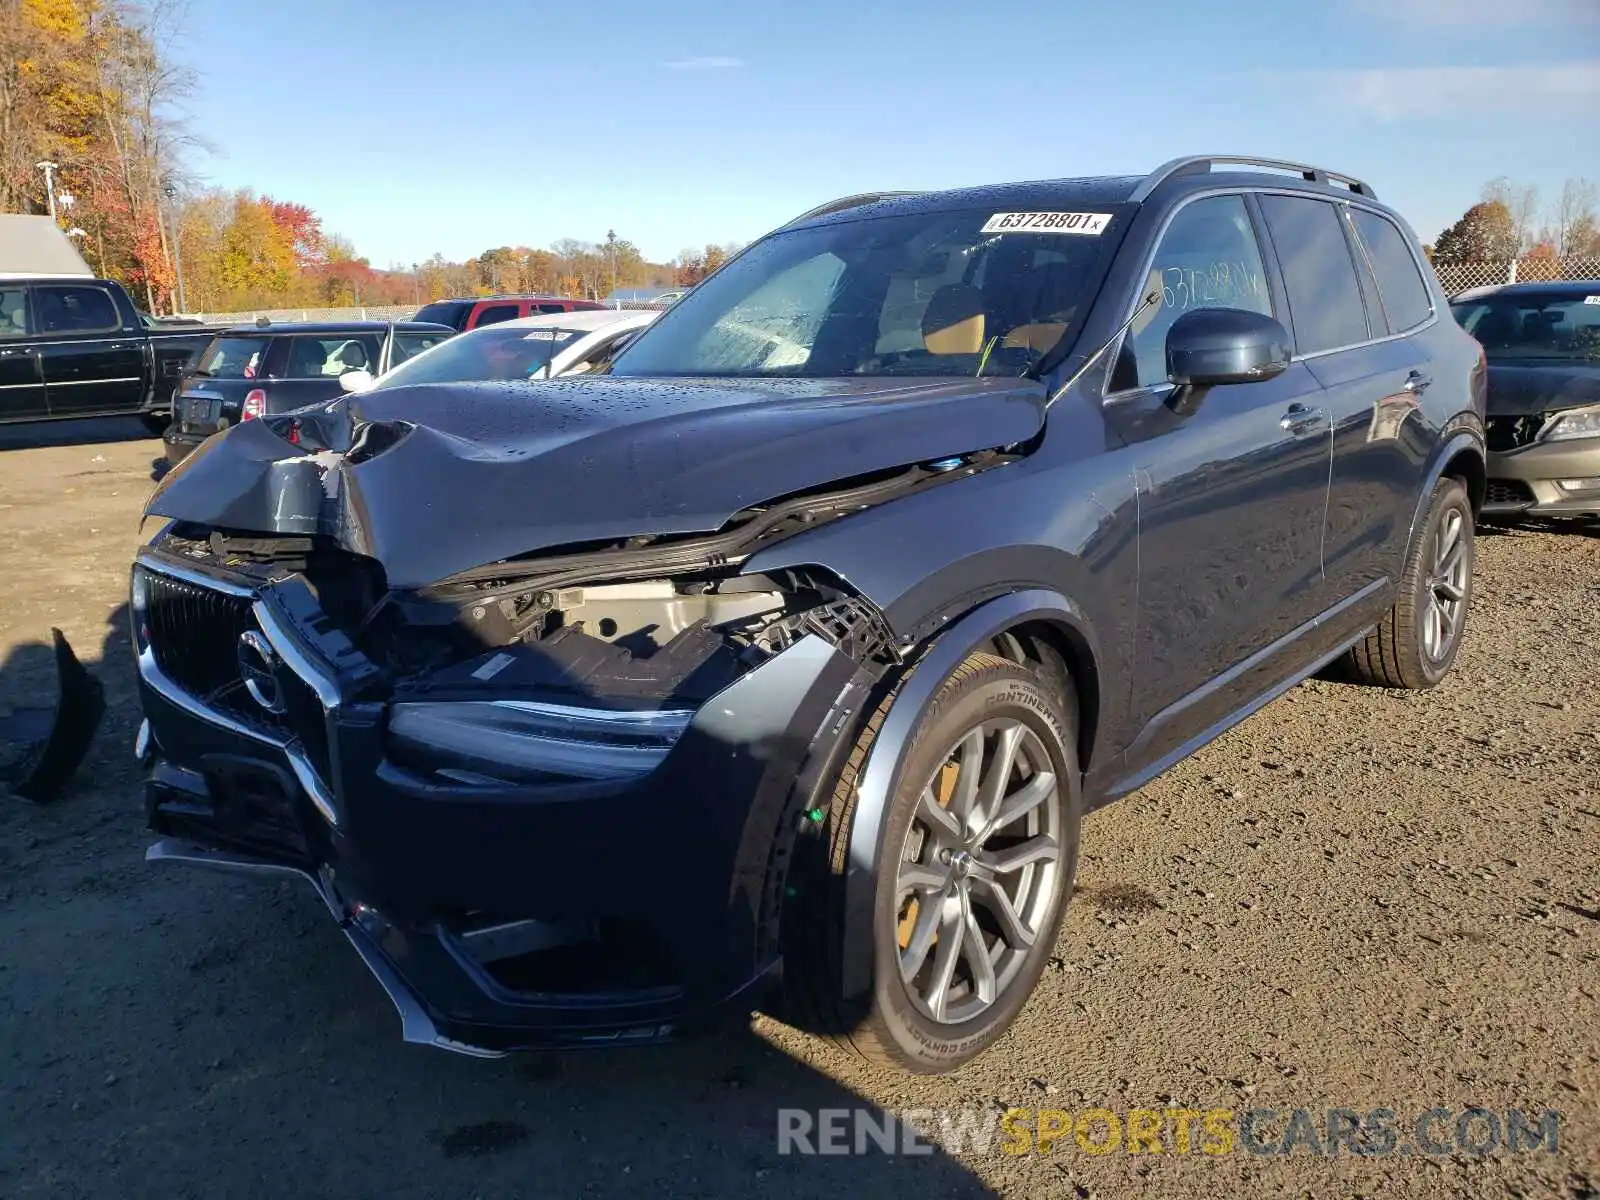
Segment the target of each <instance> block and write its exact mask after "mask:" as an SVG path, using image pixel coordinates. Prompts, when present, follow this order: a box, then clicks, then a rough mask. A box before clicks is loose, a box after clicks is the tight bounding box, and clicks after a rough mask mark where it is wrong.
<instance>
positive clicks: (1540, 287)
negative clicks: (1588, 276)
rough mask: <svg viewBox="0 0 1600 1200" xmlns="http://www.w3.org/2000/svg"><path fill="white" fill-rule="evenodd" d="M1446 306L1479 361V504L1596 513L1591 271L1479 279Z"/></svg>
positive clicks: (1599, 325) (1596, 339) (1599, 399)
mask: <svg viewBox="0 0 1600 1200" xmlns="http://www.w3.org/2000/svg"><path fill="white" fill-rule="evenodd" d="M1451 311H1452V312H1454V313H1455V317H1456V320H1457V321H1459V322H1460V323H1461V326H1462V328H1464V329H1465V330H1466V331H1467V332H1468V333H1470V334H1472V336H1473V337H1475V338H1477V339H1478V341H1479V342H1480V343H1481V344H1482V346H1483V349H1484V353H1485V355H1486V356H1487V358H1488V362H1489V400H1488V414H1489V415H1488V422H1487V432H1488V441H1489V489H1488V499H1487V502H1486V503H1485V504H1484V506H1483V507H1484V512H1485V513H1486V514H1488V515H1499V516H1514V515H1518V514H1523V513H1528V514H1535V515H1539V516H1562V517H1576V516H1595V515H1600V280H1579V281H1568V282H1562V283H1517V284H1510V285H1508V286H1506V287H1498V288H1480V289H1477V290H1474V291H1471V292H1466V293H1463V294H1462V295H1460V296H1457V297H1456V298H1455V299H1454V301H1452V303H1451Z"/></svg>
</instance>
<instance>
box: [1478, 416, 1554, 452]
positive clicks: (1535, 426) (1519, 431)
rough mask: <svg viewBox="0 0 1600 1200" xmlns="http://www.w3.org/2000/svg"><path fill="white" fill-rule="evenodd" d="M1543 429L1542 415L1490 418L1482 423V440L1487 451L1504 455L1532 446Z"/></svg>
mask: <svg viewBox="0 0 1600 1200" xmlns="http://www.w3.org/2000/svg"><path fill="white" fill-rule="evenodd" d="M1543 428H1544V414H1543V413H1530V414H1527V415H1525V416H1520V417H1490V418H1489V419H1488V420H1486V421H1485V422H1484V440H1485V441H1486V442H1487V443H1488V446H1489V449H1491V450H1495V451H1499V452H1501V453H1504V452H1505V451H1507V450H1520V449H1522V447H1524V446H1531V445H1533V443H1534V441H1535V440H1536V439H1537V438H1538V436H1539V430H1541V429H1543Z"/></svg>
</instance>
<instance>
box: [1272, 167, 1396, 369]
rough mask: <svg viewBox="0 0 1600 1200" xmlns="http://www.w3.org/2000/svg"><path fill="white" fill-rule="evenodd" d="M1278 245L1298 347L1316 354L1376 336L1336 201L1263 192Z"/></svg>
mask: <svg viewBox="0 0 1600 1200" xmlns="http://www.w3.org/2000/svg"><path fill="white" fill-rule="evenodd" d="M1261 210H1262V212H1263V213H1264V214H1265V215H1266V219H1267V229H1268V231H1269V232H1270V233H1271V235H1272V247H1273V249H1274V250H1275V251H1276V252H1277V255H1278V265H1279V266H1280V267H1281V268H1282V269H1283V284H1284V288H1285V290H1286V291H1287V292H1288V293H1289V317H1290V320H1291V321H1293V323H1294V336H1295V349H1296V350H1297V351H1298V352H1299V353H1301V354H1316V353H1318V352H1319V351H1323V350H1332V349H1335V348H1337V347H1340V346H1353V345H1356V344H1357V343H1359V342H1364V341H1366V340H1367V338H1368V337H1369V336H1371V335H1370V333H1369V331H1368V329H1367V311H1366V308H1365V306H1364V305H1363V304H1362V300H1361V285H1360V283H1359V282H1358V281H1357V279H1356V265H1355V262H1354V260H1352V259H1351V257H1350V243H1349V242H1348V241H1347V240H1346V239H1345V236H1344V228H1343V226H1342V224H1341V222H1340V220H1339V214H1338V212H1336V211H1335V210H1334V207H1333V205H1331V204H1329V203H1328V202H1327V201H1325V200H1314V199H1311V198H1310V197H1305V196H1270V195H1268V196H1262V197H1261Z"/></svg>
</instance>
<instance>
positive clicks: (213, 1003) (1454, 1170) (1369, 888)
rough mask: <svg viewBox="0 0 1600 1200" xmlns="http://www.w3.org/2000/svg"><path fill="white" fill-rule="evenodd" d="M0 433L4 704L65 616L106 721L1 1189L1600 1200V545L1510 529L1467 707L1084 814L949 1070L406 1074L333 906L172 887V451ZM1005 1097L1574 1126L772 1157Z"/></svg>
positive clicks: (1487, 554) (5, 916)
mask: <svg viewBox="0 0 1600 1200" xmlns="http://www.w3.org/2000/svg"><path fill="white" fill-rule="evenodd" d="M101 435H104V436H105V437H106V438H109V439H113V440H103V441H101V440H85V439H86V438H94V437H100V436H101ZM6 436H7V439H8V441H7V442H6V443H4V444H0V531H3V532H0V580H3V582H0V705H5V704H15V703H18V702H25V701H26V700H27V698H28V697H30V696H32V695H35V694H37V693H38V691H39V689H40V688H41V687H42V686H44V685H45V684H46V682H47V681H48V679H49V668H48V660H47V658H45V657H44V656H43V655H42V642H43V640H44V639H46V638H48V634H49V628H50V626H51V625H58V626H60V627H61V628H62V629H63V630H64V631H65V632H66V633H67V635H68V636H69V637H70V638H71V640H72V642H73V645H74V646H75V647H77V648H78V649H79V651H80V652H81V653H82V655H83V657H84V658H85V660H86V661H88V662H89V663H91V665H93V666H95V667H96V669H97V670H98V671H99V673H100V674H101V676H102V677H103V678H104V680H105V682H106V688H107V694H108V712H107V717H106V720H105V722H104V724H103V726H102V728H101V731H100V736H99V738H98V740H97V742H96V745H95V747H94V749H93V751H92V753H91V756H90V759H89V761H88V762H87V763H86V764H85V766H84V768H83V769H82V771H81V772H80V774H79V779H78V782H77V784H76V786H75V788H74V790H73V791H72V792H71V793H70V794H69V795H68V796H66V797H65V798H64V799H63V800H62V801H61V802H60V803H59V804H57V805H56V806H55V807H52V808H47V809H38V808H33V807H31V806H27V805H24V804H21V803H18V802H5V801H0V1195H7V1196H58V1195H59V1196H108V1195H127V1196H134V1195H160V1196H162V1197H179V1196H211V1195H251V1194H258V1193H259V1194H272V1195H340V1196H384V1197H406V1196H417V1197H445V1196H461V1197H469V1196H513V1195H560V1196H570V1195H588V1194H594V1195H618V1196H635V1195H669V1194H670V1195H677V1196H743V1195H749V1194H754V1193H757V1192H772V1193H775V1194H793V1195H818V1196H822V1195H826V1196H830V1197H838V1196H851V1197H865V1196H903V1195H910V1194H919V1195H928V1196H932V1195H983V1194H988V1193H990V1192H994V1193H999V1194H1003V1195H1009V1196H1065V1197H1086V1196H1090V1195H1094V1196H1102V1197H1106V1196H1119V1195H1164V1196H1204V1197H1212V1196H1219V1195H1222V1196H1229V1195H1279V1194H1286V1195H1294V1196H1317V1197H1326V1196H1345V1195H1363V1196H1391V1195H1394V1196H1398V1195H1419V1196H1438V1197H1453V1196H1463V1195H1465V1196H1529V1197H1534V1196H1564V1197H1569V1198H1573V1200H1576V1198H1579V1197H1590V1198H1593V1197H1595V1196H1597V1195H1600V1004H1597V998H1600V687H1597V686H1596V680H1597V678H1600V537H1596V536H1593V535H1592V534H1587V533H1583V532H1566V533H1552V532H1547V531H1517V532H1515V533H1501V534H1494V535H1486V536H1484V537H1483V539H1482V542H1481V546H1482V549H1481V560H1480V575H1479V580H1478V586H1479V591H1478V598H1477V601H1476V603H1475V606H1474V608H1473V611H1472V615H1471V619H1470V624H1469V633H1468V640H1467V644H1466V647H1465V649H1464V651H1463V653H1462V655H1461V659H1460V661H1459V663H1458V665H1457V669H1456V673H1455V674H1454V675H1453V676H1452V677H1451V678H1450V680H1449V681H1448V683H1447V684H1446V685H1445V686H1444V687H1443V688H1442V689H1441V690H1439V691H1438V692H1436V693H1433V694H1429V695H1397V694H1393V693H1386V692H1381V691H1373V690H1359V689H1355V688H1350V687H1345V686H1342V685H1338V684H1333V683H1325V682H1313V683H1310V684H1307V685H1306V686H1304V687H1302V688H1299V689H1297V690H1295V691H1294V692H1291V693H1290V694H1289V695H1287V696H1285V697H1284V698H1283V699H1281V700H1279V701H1278V702H1276V703H1275V704H1273V705H1271V706H1270V707H1269V708H1267V709H1266V710H1265V711H1263V712H1262V713H1260V714H1259V715H1257V716H1255V717H1254V718H1252V719H1251V720H1249V721H1248V722H1246V723H1245V724H1244V725H1243V726H1241V727H1240V728H1239V729H1237V730H1235V731H1234V732H1232V733H1230V734H1229V735H1227V736H1226V737H1224V738H1222V739H1221V740H1220V741H1219V742H1217V743H1216V744H1215V745H1213V746H1212V747H1210V748H1209V749H1207V750H1206V751H1205V752H1203V753H1202V754H1200V755H1199V756H1197V757H1196V758H1194V759H1193V760H1191V761H1190V762H1188V763H1186V764H1184V765H1183V766H1182V767H1181V768H1179V769H1177V770H1175V771H1173V772H1172V773H1171V774H1170V775H1168V776H1166V777H1165V778H1163V779H1161V780H1160V781H1158V782H1157V783H1155V784H1153V785H1151V786H1150V787H1148V788H1146V789H1145V790H1144V791H1143V792H1142V793H1140V794H1139V795H1137V796H1135V797H1133V798H1132V799H1130V800H1128V801H1125V802H1123V803H1122V804H1121V805H1119V806H1117V807H1114V808H1112V809H1109V810H1107V811H1105V812H1103V813H1101V814H1099V815H1097V816H1096V817H1095V818H1093V819H1092V821H1091V822H1090V824H1089V826H1088V828H1087V830H1086V834H1085V853H1086V860H1085V862H1084V864H1083V867H1082V870H1081V873H1080V879H1079V889H1080V890H1079V894H1078V896H1077V898H1076V900H1075V901H1074V903H1073V905H1072V907H1071V909H1070V910H1069V912H1068V915H1067V919H1066V923H1065V927H1064V930H1063V932H1062V935H1061V942H1060V945H1059V946H1058V947H1057V954H1058V955H1059V958H1058V960H1057V961H1056V962H1054V963H1053V964H1052V969H1051V970H1050V971H1048V972H1047V973H1046V975H1045V977H1044V981H1043V983H1042V985H1041V987H1040V991H1039V993H1038V994H1037V995H1036V996H1035V998H1034V1000H1033V1002H1032V1004H1031V1005H1030V1006H1029V1007H1028V1009H1027V1010H1026V1012H1025V1013H1024V1015H1023V1018H1022V1020H1021V1021H1020V1022H1019V1023H1018V1024H1017V1026H1016V1027H1015V1029H1014V1030H1013V1031H1012V1032H1011V1033H1010V1034H1009V1035H1008V1036H1007V1037H1006V1038H1005V1039H1004V1040H1003V1041H1002V1042H1001V1043H1000V1044H999V1046H998V1047H997V1048H996V1049H994V1050H993V1051H991V1052H990V1053H989V1054H988V1055H987V1056H986V1057H984V1058H983V1059H981V1060H979V1061H978V1062H977V1063H975V1064H974V1065H972V1066H971V1067H969V1068H967V1069H966V1070H964V1071H962V1072H960V1073H959V1074H957V1075H955V1076H953V1077H951V1078H948V1079H935V1080H919V1079H908V1078H897V1077H894V1076H891V1075H885V1074H880V1073H876V1072H874V1071H870V1070H867V1069H865V1068H863V1067H862V1066H860V1065H859V1064H857V1063H854V1062H852V1061H847V1060H846V1059H844V1058H843V1057H842V1056H840V1055H838V1054H836V1053H834V1052H832V1051H830V1050H825V1049H824V1048H822V1047H821V1046H819V1045H817V1044H815V1043H813V1042H810V1041H808V1040H807V1039H805V1038H803V1037H801V1036H799V1035H797V1034H795V1033H794V1032H793V1031H791V1030H789V1029H787V1028H785V1027H784V1026H782V1025H781V1024H779V1023H777V1022H776V1021H773V1020H771V1019H769V1018H765V1017H758V1018H756V1019H754V1020H753V1022H752V1023H751V1026H750V1030H749V1033H748V1034H745V1033H744V1032H742V1031H734V1032H730V1033H729V1034H728V1035H727V1036H726V1037H724V1038H719V1039H713V1040H707V1041H701V1042H697V1043H693V1044H688V1045H683V1046H676V1047H669V1048H665V1049H661V1050H652V1051H642V1052H641V1051H635V1052H632V1053H616V1054H609V1053H607V1054H590V1055H583V1056H571V1057H547V1056H526V1057H520V1058H513V1059H509V1060H505V1061H500V1062H487V1063H486V1062H479V1061H473V1060H468V1059H464V1058H458V1057H455V1056H452V1055H448V1054H443V1053H440V1052H438V1051H434V1050H429V1049H422V1048H416V1047H409V1046H405V1045H402V1044H401V1043H400V1041H399V1039H398V1035H399V1024H398V1021H397V1019H396V1017H395V1015H394V1013H393V1011H392V1009H391V1008H390V1007H389V1005H388V1002H387V1001H386V1000H385V999H384V997H383V995H382V994H381V992H380V991H379V989H378V987H377V986H376V984H374V983H373V982H372V981H371V980H370V979H369V978H368V977H367V976H366V974H365V972H364V969H363V968H362V967H361V965H360V963H359V962H358V961H357V960H356V958H355V957H354V955H352V954H351V953H350V951H349V950H348V948H347V946H346V944H345V942H344V939H343V938H342V937H341V936H340V934H339V933H338V931H337V930H336V929H335V928H334V927H333V926H332V924H331V923H330V922H329V921H328V919H327V916H326V913H325V911H324V910H323V909H322V908H321V906H320V904H319V902H318V901H317V900H316V899H315V897H314V896H312V895H311V894H310V892H309V891H307V890H302V889H300V888H297V887H295V886H293V885H290V884H260V883H254V882H249V881H245V880H235V879H232V878H229V877H227V876H221V875H213V874H209V873H204V872H197V871H188V870H180V869H176V868H166V869H160V868H156V867H147V866H146V865H145V863H144V862H143V860H142V852H143V849H144V845H145V842H146V837H145V835H144V833H143V832H142V829H141V815H140V801H139V781H138V777H137V772H136V769H135V766H134V763H133V761H132V756H131V753H130V747H131V742H132V738H133V733H134V727H135V723H136V720H135V710H134V705H133V686H132V670H131V664H130V661H129V654H128V652H127V649H126V645H125V641H126V629H125V620H124V617H123V615H122V614H123V607H122V606H123V601H124V598H125V594H126V580H127V563H128V559H129V557H130V556H131V554H132V552H133V550H134V547H135V545H136V544H137V540H138V536H137V529H136V524H137V514H138V512H139V509H140V505H141V501H142V500H143V498H144V496H145V495H146V493H147V492H148V489H149V488H150V486H151V483H150V467H151V460H152V458H153V456H154V454H155V451H156V450H157V449H158V446H157V444H156V443H155V442H153V441H150V440H148V439H138V438H135V437H134V436H133V435H132V432H131V431H128V430H122V429H117V428H110V429H104V430H87V431H84V430H80V431H65V432H64V431H61V430H57V431H55V433H54V440H55V441H56V442H57V443H58V444H54V445H40V444H39V443H38V441H37V438H36V437H35V436H34V435H32V434H27V435H23V434H18V433H16V432H15V431H13V432H12V433H8V434H7V435H6ZM67 438H75V439H76V440H64V439H67ZM116 439H120V440H116ZM5 445H9V448H4V446H5ZM1002 1105H1018V1106H1024V1107H1033V1108H1045V1107H1049V1108H1061V1109H1066V1110H1070V1111H1073V1112H1079V1111H1082V1110H1084V1109H1088V1108H1095V1107H1103V1108H1108V1109H1111V1110H1113V1111H1115V1112H1119V1113H1122V1112H1126V1110H1128V1109H1132V1108H1147V1107H1148V1108H1157V1109H1160V1108H1163V1107H1170V1106H1174V1105H1175V1106H1177V1107H1180V1108H1182V1107H1188V1108H1193V1109H1201V1110H1205V1109H1214V1108H1222V1109H1230V1110H1233V1111H1235V1112H1236V1113H1242V1112H1243V1111H1244V1110H1246V1109H1250V1108H1270V1109H1274V1110H1277V1111H1278V1113H1280V1114H1283V1113H1287V1112H1288V1110H1292V1109H1296V1108H1306V1109H1310V1110H1314V1111H1315V1112H1317V1113H1318V1114H1320V1113H1322V1112H1323V1111H1325V1110H1326V1109H1329V1108H1333V1107H1349V1108H1352V1109H1355V1110H1358V1111H1360V1112H1363V1113H1365V1112H1368V1111H1369V1110H1371V1109H1374V1108H1379V1107H1388V1108H1392V1109H1394V1110H1396V1111H1397V1112H1398V1113H1399V1114H1401V1118H1402V1120H1407V1119H1409V1118H1410V1117H1413V1116H1415V1115H1416V1114H1419V1113H1421V1112H1423V1111H1425V1110H1427V1109H1430V1108H1433V1107H1435V1106H1438V1107H1443V1108H1447V1109H1449V1110H1451V1116H1450V1118H1449V1119H1448V1120H1447V1121H1446V1122H1444V1123H1443V1124H1442V1125H1441V1126H1440V1127H1439V1128H1440V1129H1441V1130H1443V1131H1444V1133H1445V1134H1446V1136H1448V1135H1449V1132H1450V1130H1451V1129H1453V1126H1454V1118H1455V1115H1456V1114H1459V1113H1460V1112H1461V1111H1462V1110H1463V1109H1465V1108H1467V1107H1470V1106H1472V1105H1481V1106H1483V1107H1485V1108H1488V1109H1492V1110H1496V1111H1498V1112H1499V1113H1500V1114H1502V1115H1503V1114H1504V1113H1505V1112H1506V1110H1507V1109H1509V1108H1513V1107H1520V1108H1524V1109H1529V1110H1534V1111H1537V1110H1541V1109H1546V1108H1549V1109H1557V1110H1560V1111H1561V1112H1562V1113H1564V1114H1565V1119H1564V1122H1563V1124H1562V1126H1561V1129H1560V1145H1559V1150H1558V1151H1557V1152H1556V1153H1554V1154H1551V1153H1548V1152H1545V1151H1538V1152H1531V1153H1523V1154H1521V1155H1515V1156H1513V1155H1511V1154H1508V1153H1507V1152H1505V1151H1504V1150H1501V1151H1499V1152H1497V1153H1494V1154H1490V1155H1487V1156H1485V1157H1482V1158H1479V1157H1475V1156H1474V1155H1472V1154H1470V1153H1467V1152H1465V1151H1462V1150H1457V1151H1456V1152H1454V1153H1450V1154H1442V1155H1424V1154H1413V1155H1409V1156H1403V1155H1399V1154H1395V1155H1391V1156H1385V1157H1352V1156H1351V1155H1350V1154H1349V1153H1348V1152H1346V1153H1344V1154H1342V1155H1340V1156H1338V1157H1336V1158H1329V1157H1325V1156H1317V1155H1313V1154H1311V1153H1309V1152H1308V1151H1307V1150H1306V1149H1305V1148H1304V1147H1303V1145H1302V1147H1301V1148H1298V1149H1296V1150H1295V1152H1294V1153H1292V1154H1289V1155H1287V1156H1282V1155H1280V1156H1260V1155H1256V1154H1251V1153H1245V1152H1243V1150H1242V1149H1239V1148H1236V1149H1235V1150H1234V1151H1233V1152H1232V1153H1228V1154H1223V1155H1220V1156H1207V1155H1203V1154H1200V1153H1189V1154H1178V1153H1174V1152H1173V1149H1174V1147H1173V1145H1172V1142H1171V1140H1170V1139H1169V1140H1168V1141H1167V1142H1166V1143H1165V1145H1164V1150H1165V1152H1164V1153H1161V1154H1150V1153H1144V1154H1128V1153H1125V1152H1123V1151H1121V1150H1118V1151H1115V1152H1113V1153H1110V1154H1107V1155H1104V1156H1096V1155H1091V1154H1089V1153H1085V1152H1084V1151H1082V1150H1080V1149H1078V1148H1077V1147H1076V1146H1075V1145H1074V1144H1073V1140H1072V1139H1071V1138H1068V1139H1067V1140H1066V1142H1065V1143H1063V1144H1062V1145H1061V1146H1058V1147H1057V1149H1056V1150H1055V1151H1054V1152H1053V1153H1052V1154H1050V1155H1048V1156H1038V1155H1030V1156H1024V1157H1012V1156H1009V1155H1006V1154H1004V1153H1001V1152H1000V1151H999V1150H998V1149H996V1148H991V1149H990V1150H989V1151H988V1152H974V1151H972V1150H970V1149H969V1150H968V1151H967V1152H966V1153H964V1154H961V1155H959V1156H957V1155H950V1154H946V1153H942V1152H941V1153H938V1154H934V1155H931V1156H925V1157H915V1158H906V1157H901V1156H889V1155H885V1154H882V1153H879V1152H877V1151H876V1150H873V1151H872V1152H870V1153H867V1154H864V1155H859V1156H855V1155H852V1156H846V1157H832V1158H804V1157H797V1156H780V1155H779V1154H778V1153H777V1139H776V1129H777V1120H778V1118H777V1112H778V1110H779V1109H780V1108H800V1109H809V1110H817V1109H820V1108H841V1107H849V1106H864V1107H866V1108H867V1109H868V1110H869V1111H875V1110H874V1108H873V1106H882V1107H883V1108H888V1109H894V1110H901V1109H907V1108H919V1109H944V1108H960V1107H965V1106H976V1107H979V1108H995V1107H997V1106H1002ZM1319 1123H1320V1117H1319Z"/></svg>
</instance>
